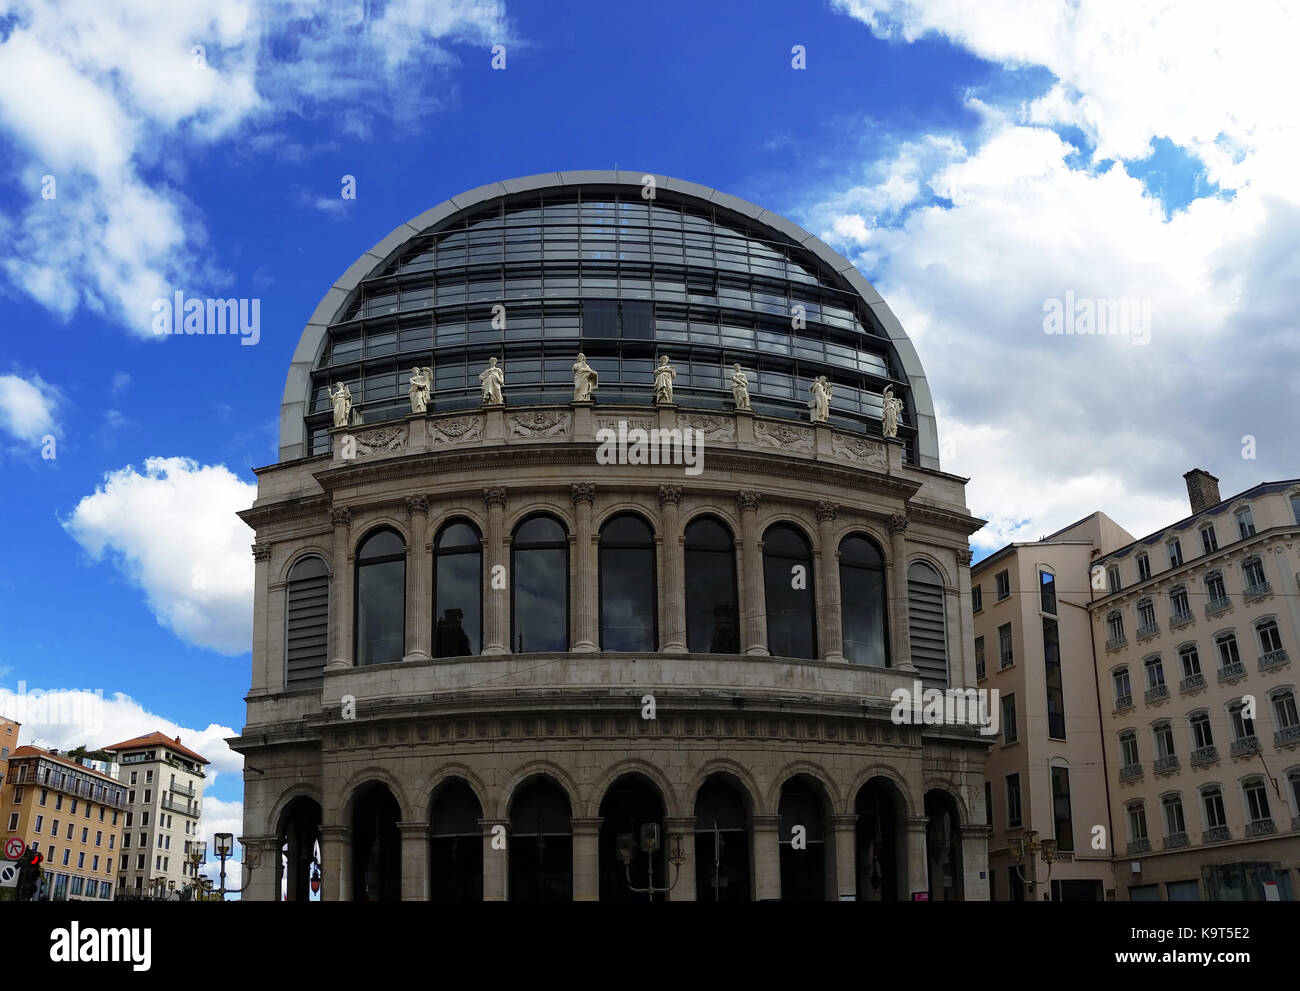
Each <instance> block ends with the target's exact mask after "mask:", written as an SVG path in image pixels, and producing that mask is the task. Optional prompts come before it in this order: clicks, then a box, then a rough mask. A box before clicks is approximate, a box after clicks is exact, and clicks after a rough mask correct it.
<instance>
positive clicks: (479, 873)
mask: <svg viewBox="0 0 1300 991" xmlns="http://www.w3.org/2000/svg"><path fill="white" fill-rule="evenodd" d="M482 818H483V807H482V805H480V804H479V800H478V797H477V796H476V795H475V794H474V791H473V789H472V788H470V786H469V785H468V784H467V783H466V782H464V781H462V780H461V779H459V778H454V779H452V780H451V781H448V782H446V783H445V784H443V786H442V787H441V788H440V789H439V790H438V793H437V795H436V796H435V798H434V800H433V807H432V809H431V810H430V813H429V900H430V901H434V902H481V901H482V900H483V827H482V826H481V825H480V824H479V820H480V819H482Z"/></svg>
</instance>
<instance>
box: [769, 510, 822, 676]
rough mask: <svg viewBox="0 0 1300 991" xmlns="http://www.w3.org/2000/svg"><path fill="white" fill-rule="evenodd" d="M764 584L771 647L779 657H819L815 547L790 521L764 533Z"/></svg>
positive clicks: (773, 652)
mask: <svg viewBox="0 0 1300 991" xmlns="http://www.w3.org/2000/svg"><path fill="white" fill-rule="evenodd" d="M763 587H764V598H765V599H766V602H767V649H768V651H769V652H770V653H772V654H774V655H776V656H777V657H816V656H817V598H816V594H815V592H814V590H813V566H812V547H811V546H810V545H809V543H808V538H807V537H805V536H804V535H803V534H802V533H800V532H799V531H798V530H796V529H795V528H794V527H792V526H789V525H788V524H785V523H778V524H776V525H774V526H770V527H768V528H767V532H766V533H764V534H763Z"/></svg>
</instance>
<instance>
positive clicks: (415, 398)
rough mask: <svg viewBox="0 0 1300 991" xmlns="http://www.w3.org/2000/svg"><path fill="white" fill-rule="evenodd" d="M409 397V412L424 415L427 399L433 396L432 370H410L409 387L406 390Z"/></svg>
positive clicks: (416, 368) (427, 405)
mask: <svg viewBox="0 0 1300 991" xmlns="http://www.w3.org/2000/svg"><path fill="white" fill-rule="evenodd" d="M407 394H408V395H409V396H410V397H411V412H412V413H425V412H427V411H428V409H429V399H430V398H431V397H432V395H433V369H432V368H429V367H425V368H420V367H418V366H417V367H415V368H412V369H411V387H410V388H409V389H408V390H407Z"/></svg>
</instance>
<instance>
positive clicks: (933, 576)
mask: <svg viewBox="0 0 1300 991" xmlns="http://www.w3.org/2000/svg"><path fill="white" fill-rule="evenodd" d="M907 622H908V631H909V633H910V637H909V639H910V640H911V647H912V663H913V664H915V665H916V670H917V672H918V673H919V674H920V676H921V680H922V681H925V682H929V683H931V684H936V685H946V684H948V637H947V632H946V626H945V623H944V603H943V582H942V581H940V579H939V574H938V572H936V571H935V570H934V568H932V567H930V565H928V564H926V563H925V562H924V561H916V562H913V564H912V565H911V566H909V567H908V569H907Z"/></svg>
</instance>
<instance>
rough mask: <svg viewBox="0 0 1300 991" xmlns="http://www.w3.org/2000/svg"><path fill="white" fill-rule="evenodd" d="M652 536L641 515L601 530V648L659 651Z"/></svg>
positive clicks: (620, 519)
mask: <svg viewBox="0 0 1300 991" xmlns="http://www.w3.org/2000/svg"><path fill="white" fill-rule="evenodd" d="M655 588H656V586H655V542H654V534H653V533H652V532H651V530H650V527H649V526H648V525H647V524H646V522H645V520H643V519H641V517H639V516H632V515H626V516H615V517H614V518H613V519H612V520H610V521H609V522H607V523H606V524H605V525H604V526H603V527H601V528H600V649H601V650H620V651H636V650H656V649H658V646H659V644H658V635H657V629H658V623H657V622H656V616H657V614H658V612H657V606H656V595H655Z"/></svg>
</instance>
